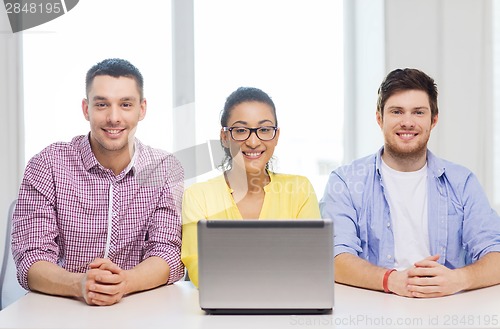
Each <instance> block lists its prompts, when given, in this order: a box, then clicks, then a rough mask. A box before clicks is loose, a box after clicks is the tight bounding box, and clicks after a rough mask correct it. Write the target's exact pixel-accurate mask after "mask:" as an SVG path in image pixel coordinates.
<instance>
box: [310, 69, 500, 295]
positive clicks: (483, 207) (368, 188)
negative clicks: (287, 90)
mask: <svg viewBox="0 0 500 329" xmlns="http://www.w3.org/2000/svg"><path fill="white" fill-rule="evenodd" d="M376 117H377V123H378V124H379V126H380V128H381V130H382V133H383V135H384V146H383V147H382V148H381V149H380V150H379V152H377V153H376V154H374V155H371V156H368V157H365V158H362V159H358V160H356V161H354V162H353V163H352V164H350V165H347V166H343V167H340V168H339V169H337V170H335V171H334V172H332V174H331V175H330V178H329V180H328V184H327V187H326V189H325V194H324V196H323V198H322V199H321V201H320V208H321V213H322V216H323V217H324V218H332V219H333V220H334V226H335V280H336V281H337V282H340V283H345V284H349V285H353V286H359V287H363V288H368V289H373V290H384V291H385V292H393V293H395V294H398V295H401V296H407V297H438V296H445V295H450V294H454V293H456V292H459V291H462V290H471V289H477V288H481V287H486V286H491V285H495V284H498V283H500V265H499V264H500V217H498V215H497V214H496V213H495V211H493V210H492V209H491V207H490V205H489V202H488V200H487V197H486V195H485V193H484V191H483V189H482V187H481V185H480V184H479V182H478V180H477V178H476V177H475V175H474V174H473V173H472V172H470V171H469V170H468V169H466V168H464V167H462V166H459V165H457V164H453V163H451V162H448V161H445V160H442V159H439V158H437V157H436V156H434V155H433V154H432V153H431V152H430V151H429V150H428V149H427V142H428V140H429V137H430V133H431V130H432V129H433V128H434V127H435V126H436V124H437V122H438V106H437V88H436V85H435V83H434V80H433V79H432V78H430V77H429V76H427V75H426V74H425V73H423V72H421V71H419V70H416V69H404V70H401V69H397V70H394V71H392V72H391V73H389V74H388V75H387V77H386V78H385V80H384V81H383V82H382V84H381V86H380V88H379V90H378V104H377V113H376Z"/></svg>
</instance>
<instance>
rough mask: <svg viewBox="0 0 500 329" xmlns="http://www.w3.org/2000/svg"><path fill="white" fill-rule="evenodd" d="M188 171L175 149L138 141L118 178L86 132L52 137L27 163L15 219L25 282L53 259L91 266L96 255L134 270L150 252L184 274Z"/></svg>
mask: <svg viewBox="0 0 500 329" xmlns="http://www.w3.org/2000/svg"><path fill="white" fill-rule="evenodd" d="M183 183H184V172H183V169H182V166H181V164H180V162H179V161H178V160H177V159H176V158H175V157H174V156H173V155H172V154H170V153H167V152H163V151H160V150H156V149H153V148H151V147H148V146H145V145H143V144H142V143H140V142H139V141H138V140H136V143H135V154H134V157H133V160H132V162H131V164H130V165H129V167H127V168H126V169H125V170H124V171H123V172H121V173H120V174H119V175H118V176H116V175H115V174H114V173H113V172H112V171H111V170H110V169H106V168H104V167H103V166H101V165H100V164H99V162H98V161H97V159H96V158H95V156H94V154H93V153H92V150H91V148H90V143H89V139H88V136H77V137H75V138H73V140H72V141H71V142H70V143H62V142H60V143H54V144H52V145H50V146H48V147H47V148H45V149H44V150H43V151H42V152H40V153H39V154H37V155H36V156H34V157H33V158H32V159H31V160H30V161H29V163H28V165H27V166H26V170H25V173H24V178H23V181H22V183H21V187H20V191H19V197H18V201H17V206H16V209H15V212H14V216H13V222H12V253H13V256H14V260H15V262H16V266H17V269H18V272H17V276H18V280H19V282H20V283H21V285H22V286H23V287H24V288H26V289H29V287H28V270H29V268H30V267H31V265H33V264H34V263H35V262H38V261H48V262H52V263H55V264H58V265H59V266H62V267H63V268H65V269H66V270H68V271H70V272H80V273H83V272H86V271H87V269H88V264H89V263H90V262H92V261H93V260H94V259H95V258H98V257H100V258H104V257H107V258H109V259H110V260H111V261H112V262H114V263H115V264H117V265H118V266H120V267H121V268H122V269H125V270H128V269H131V268H133V267H134V266H136V265H137V264H139V263H140V262H141V261H143V260H144V259H146V258H148V257H151V256H158V257H161V258H163V259H164V260H166V261H167V263H168V265H169V266H170V277H169V280H168V282H169V283H172V282H175V281H177V280H179V279H180V278H181V277H182V276H183V274H184V267H183V265H182V263H181V261H180V248H181V219H180V218H181V215H180V214H181V203H182V193H183Z"/></svg>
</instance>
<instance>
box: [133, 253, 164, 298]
mask: <svg viewBox="0 0 500 329" xmlns="http://www.w3.org/2000/svg"><path fill="white" fill-rule="evenodd" d="M126 273H127V287H126V291H125V293H126V294H130V293H133V292H137V291H143V290H148V289H152V288H155V287H158V286H160V285H162V284H165V283H167V282H168V278H169V276H170V267H169V266H168V263H167V262H166V261H165V260H164V259H163V258H160V257H156V256H153V257H149V258H147V259H145V260H144V261H142V262H141V263H140V264H138V265H137V266H136V267H134V268H133V269H131V270H128V271H126Z"/></svg>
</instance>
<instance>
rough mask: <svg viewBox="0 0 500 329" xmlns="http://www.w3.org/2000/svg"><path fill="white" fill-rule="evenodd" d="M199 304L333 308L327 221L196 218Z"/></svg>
mask: <svg viewBox="0 0 500 329" xmlns="http://www.w3.org/2000/svg"><path fill="white" fill-rule="evenodd" d="M198 262H199V263H198V285H199V300H200V307H201V308H202V309H203V310H204V311H206V312H207V313H212V314H249V313H254V314H273V313H275V314H307V313H311V314H317V313H328V312H331V311H332V309H333V302H334V301H333V298H334V297H333V290H334V276H333V224H332V221H331V220H330V219H320V220H316V219H314V220H297V219H293V220H205V219H203V220H200V221H199V222H198Z"/></svg>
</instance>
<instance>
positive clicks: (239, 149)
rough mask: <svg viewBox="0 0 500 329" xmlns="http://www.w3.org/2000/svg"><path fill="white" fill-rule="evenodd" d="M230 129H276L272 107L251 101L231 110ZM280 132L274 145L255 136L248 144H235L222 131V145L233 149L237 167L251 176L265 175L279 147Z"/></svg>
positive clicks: (226, 132)
mask: <svg viewBox="0 0 500 329" xmlns="http://www.w3.org/2000/svg"><path fill="white" fill-rule="evenodd" d="M227 126H228V127H246V128H259V127H266V126H276V118H275V117H274V114H273V111H272V108H271V106H269V105H268V104H266V103H262V102H256V101H250V102H243V103H239V104H238V105H236V106H234V107H233V108H232V109H231V112H230V115H229V118H228V120H227ZM278 138H279V129H278V130H277V131H276V136H275V137H274V139H272V140H270V141H262V140H260V139H259V138H258V137H257V135H256V134H255V133H254V132H252V133H251V134H250V137H249V138H248V139H247V140H245V141H235V140H234V139H233V138H232V137H231V134H230V132H229V131H223V130H221V141H222V144H223V145H224V147H227V148H229V149H230V152H231V156H232V158H233V165H235V166H240V167H244V168H245V171H246V172H247V173H251V174H263V173H265V169H266V165H267V163H268V162H269V160H270V159H271V157H272V156H273V153H274V148H275V147H276V145H277V144H278Z"/></svg>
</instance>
